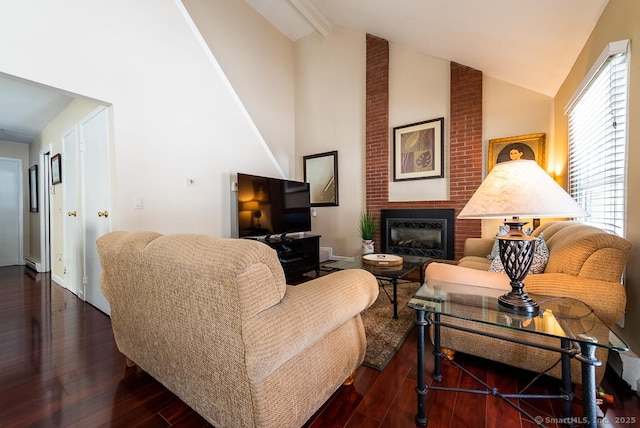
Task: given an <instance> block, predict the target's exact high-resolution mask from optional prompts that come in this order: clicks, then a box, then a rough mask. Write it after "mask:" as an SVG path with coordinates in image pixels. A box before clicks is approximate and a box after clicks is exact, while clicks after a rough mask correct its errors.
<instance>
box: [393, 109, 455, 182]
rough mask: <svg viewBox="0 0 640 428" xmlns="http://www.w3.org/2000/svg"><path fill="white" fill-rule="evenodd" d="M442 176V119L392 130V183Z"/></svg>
mask: <svg viewBox="0 0 640 428" xmlns="http://www.w3.org/2000/svg"><path fill="white" fill-rule="evenodd" d="M441 177H444V118H443V117H441V118H438V119H431V120H426V121H424V122H417V123H412V124H410V125H404V126H398V127H395V128H393V181H402V180H421V179H424V178H441Z"/></svg>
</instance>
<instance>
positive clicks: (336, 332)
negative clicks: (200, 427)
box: [97, 232, 378, 428]
mask: <svg viewBox="0 0 640 428" xmlns="http://www.w3.org/2000/svg"><path fill="white" fill-rule="evenodd" d="M97 244H98V252H99V254H100V260H101V262H102V266H103V274H102V279H101V286H102V290H103V292H104V294H105V296H106V297H107V300H108V301H109V303H110V304H111V321H112V326H113V332H114V337H115V340H116V344H117V346H118V349H119V350H120V352H122V353H123V354H124V355H125V356H126V357H127V358H128V359H129V360H130V361H132V362H134V363H135V364H137V365H138V366H139V367H140V368H142V369H143V370H145V371H146V372H147V373H149V374H150V375H151V376H153V377H154V378H155V379H157V380H158V381H160V382H161V383H162V384H164V385H165V386H166V387H167V388H168V389H169V390H171V391H172V392H174V393H175V394H176V395H177V396H179V397H180V398H181V399H182V400H183V401H184V402H185V403H187V404H188V405H189V406H191V407H192V408H193V409H194V410H196V411H197V412H198V413H200V414H201V415H202V416H203V417H204V418H205V419H207V420H208V421H209V422H211V423H212V424H213V425H214V426H216V427H218V428H222V427H298V426H301V425H302V424H304V423H305V421H307V420H308V419H309V417H311V416H312V415H313V414H314V413H315V412H316V411H317V410H318V409H319V408H320V406H322V404H323V403H324V402H325V401H326V400H327V399H328V398H329V397H330V396H331V394H333V392H334V391H336V390H337V389H338V388H339V387H340V386H341V385H342V383H343V382H345V380H346V379H348V377H349V376H350V375H351V374H352V373H353V372H354V371H355V370H356V368H357V367H358V366H359V365H360V364H361V363H362V361H363V359H364V353H365V349H366V338H365V333H364V327H363V325H362V320H361V318H360V312H361V311H363V310H364V309H366V308H367V307H369V306H370V305H371V304H372V303H373V302H374V301H375V299H376V297H377V295H378V285H377V282H376V280H375V278H374V277H373V276H372V275H371V274H369V273H368V272H366V271H364V270H348V271H341V272H336V273H332V274H330V275H326V276H322V277H320V278H317V279H314V280H311V281H308V282H306V283H304V284H301V285H298V286H288V285H286V284H285V276H284V273H283V271H282V267H281V266H280V263H279V261H278V257H277V255H276V252H275V251H274V250H273V249H271V248H269V247H268V246H267V245H265V244H262V243H260V242H257V241H251V240H244V239H224V238H212V237H207V236H202V235H167V236H162V235H160V234H158V233H153V232H136V233H130V232H112V233H109V234H107V235H105V236H103V237H101V238H100V239H98V242H97Z"/></svg>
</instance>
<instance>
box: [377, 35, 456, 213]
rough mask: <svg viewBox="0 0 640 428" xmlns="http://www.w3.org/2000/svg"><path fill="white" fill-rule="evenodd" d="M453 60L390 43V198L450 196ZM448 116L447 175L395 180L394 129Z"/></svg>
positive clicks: (446, 139)
mask: <svg viewBox="0 0 640 428" xmlns="http://www.w3.org/2000/svg"><path fill="white" fill-rule="evenodd" d="M450 80H451V72H450V67H449V61H446V60H443V59H439V58H435V57H432V56H428V55H424V54H421V53H419V52H415V51H412V50H408V49H406V48H404V47H402V46H399V45H396V44H390V45H389V162H390V165H389V179H390V182H389V200H390V201H393V202H400V201H440V200H448V199H449V176H450V174H449V128H450V126H451V124H450V123H449V110H450V102H449V101H450V89H449V87H450ZM440 117H444V129H445V132H444V154H445V159H444V173H445V177H444V178H430V179H425V180H410V181H396V182H394V181H393V171H394V169H393V128H394V127H397V126H404V125H409V124H412V123H416V122H423V121H426V120H431V119H437V118H440Z"/></svg>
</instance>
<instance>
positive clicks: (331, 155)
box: [302, 150, 338, 207]
mask: <svg viewBox="0 0 640 428" xmlns="http://www.w3.org/2000/svg"><path fill="white" fill-rule="evenodd" d="M302 159H303V161H304V181H305V182H307V183H309V187H310V189H311V206H312V207H337V206H338V151H337V150H334V151H332V152H325V153H318V154H317V155H308V156H303V158H302Z"/></svg>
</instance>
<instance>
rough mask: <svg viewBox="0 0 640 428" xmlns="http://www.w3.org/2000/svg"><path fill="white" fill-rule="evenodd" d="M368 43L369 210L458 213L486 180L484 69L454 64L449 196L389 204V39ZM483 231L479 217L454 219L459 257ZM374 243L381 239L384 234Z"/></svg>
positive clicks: (456, 250) (367, 151) (367, 182)
mask: <svg viewBox="0 0 640 428" xmlns="http://www.w3.org/2000/svg"><path fill="white" fill-rule="evenodd" d="M366 43H367V66H366V68H367V70H366V85H367V89H366V91H367V96H366V103H367V105H366V208H367V210H369V211H371V212H373V213H374V214H376V215H379V214H380V210H382V209H411V208H415V209H424V208H453V209H454V210H455V215H456V216H457V215H458V213H459V212H460V210H461V209H462V208H463V207H464V206H465V204H466V203H467V201H468V200H469V198H471V196H472V195H473V193H474V192H475V190H476V189H477V188H478V186H479V185H480V183H481V182H482V72H480V71H478V70H475V69H472V68H469V67H466V66H464V65H461V64H456V63H453V62H452V63H451V89H450V91H451V95H450V98H451V112H450V118H449V136H450V137H449V140H450V159H451V165H450V171H449V172H448V174H445V175H446V176H448V177H449V180H450V199H449V200H443V201H416V202H389V181H390V180H391V177H390V171H389V150H388V147H389V144H390V132H389V43H388V42H387V41H386V40H384V39H381V38H378V37H375V36H372V35H369V34H368V35H367V42H366ZM445 125H446V123H445ZM480 234H481V223H480V220H458V219H456V223H455V258H456V260H457V259H459V258H460V257H461V256H462V251H463V248H464V241H465V239H467V238H468V237H473V236H476V237H477V236H480ZM375 242H377V243H379V242H380V232H378V234H377V236H376V238H375Z"/></svg>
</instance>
